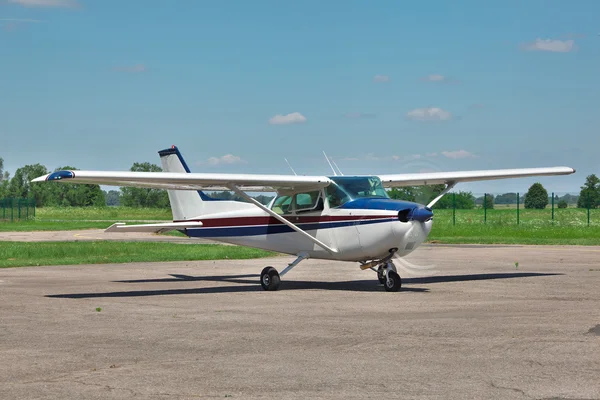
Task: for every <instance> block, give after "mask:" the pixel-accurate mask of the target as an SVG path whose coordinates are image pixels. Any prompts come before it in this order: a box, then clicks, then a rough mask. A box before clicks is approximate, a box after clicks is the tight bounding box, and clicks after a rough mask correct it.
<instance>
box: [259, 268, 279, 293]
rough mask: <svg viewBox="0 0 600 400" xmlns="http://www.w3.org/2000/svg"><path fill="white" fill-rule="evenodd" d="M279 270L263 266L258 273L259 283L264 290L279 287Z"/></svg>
mask: <svg viewBox="0 0 600 400" xmlns="http://www.w3.org/2000/svg"><path fill="white" fill-rule="evenodd" d="M280 282H281V279H280V278H279V272H277V270H276V269H275V268H273V267H265V268H264V269H263V270H262V272H261V273H260V285H261V286H262V288H263V289H264V290H277V289H279V283H280Z"/></svg>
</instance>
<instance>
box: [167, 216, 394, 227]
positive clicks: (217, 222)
mask: <svg viewBox="0 0 600 400" xmlns="http://www.w3.org/2000/svg"><path fill="white" fill-rule="evenodd" d="M396 217H397V215H396V214H392V215H340V216H331V215H326V216H318V215H315V216H295V215H294V216H290V215H288V216H285V217H284V218H285V219H287V220H288V221H290V222H291V223H293V224H304V223H311V222H312V223H315V222H339V221H359V220H373V219H387V218H396ZM191 221H201V222H202V227H203V228H217V227H224V226H253V225H282V224H283V222H281V221H279V220H278V219H276V218H274V217H234V218H210V219H209V218H207V219H186V220H178V221H173V222H191Z"/></svg>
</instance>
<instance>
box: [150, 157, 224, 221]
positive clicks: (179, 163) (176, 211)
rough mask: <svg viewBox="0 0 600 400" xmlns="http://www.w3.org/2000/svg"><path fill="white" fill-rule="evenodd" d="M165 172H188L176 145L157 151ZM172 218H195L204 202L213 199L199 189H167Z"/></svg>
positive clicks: (202, 212)
mask: <svg viewBox="0 0 600 400" xmlns="http://www.w3.org/2000/svg"><path fill="white" fill-rule="evenodd" d="M158 154H159V155H160V162H161V164H162V169H163V171H165V172H187V173H189V172H190V169H189V168H188V166H187V164H186V163H185V160H184V159H183V157H182V156H181V153H180V152H179V149H178V148H177V147H176V146H171V148H169V149H165V150H161V151H159V152H158ZM167 192H168V193H169V201H170V202H171V211H172V212H173V220H174V221H181V220H184V219H191V218H197V217H199V216H200V215H202V214H204V213H205V212H204V202H205V201H210V200H213V199H211V198H210V197H208V196H207V195H206V194H204V193H203V192H201V191H200V190H198V191H195V190H168V191H167Z"/></svg>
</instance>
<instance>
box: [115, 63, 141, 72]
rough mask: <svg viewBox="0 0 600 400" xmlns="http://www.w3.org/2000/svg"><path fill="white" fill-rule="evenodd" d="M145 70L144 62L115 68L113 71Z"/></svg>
mask: <svg viewBox="0 0 600 400" xmlns="http://www.w3.org/2000/svg"><path fill="white" fill-rule="evenodd" d="M145 70H146V66H145V65H144V64H137V65H129V66H121V67H114V68H113V71H119V72H133V73H138V72H144V71H145Z"/></svg>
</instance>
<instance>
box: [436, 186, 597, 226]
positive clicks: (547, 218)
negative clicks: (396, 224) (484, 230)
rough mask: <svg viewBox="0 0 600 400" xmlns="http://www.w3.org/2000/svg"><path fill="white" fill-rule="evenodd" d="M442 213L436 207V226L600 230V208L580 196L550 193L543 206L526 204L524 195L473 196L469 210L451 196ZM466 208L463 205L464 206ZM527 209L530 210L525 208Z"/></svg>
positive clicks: (453, 194) (492, 194)
mask: <svg viewBox="0 0 600 400" xmlns="http://www.w3.org/2000/svg"><path fill="white" fill-rule="evenodd" d="M447 196H448V197H449V200H451V201H449V202H447V203H446V207H445V208H443V209H437V210H436V207H435V206H434V212H435V215H436V222H437V223H440V222H442V223H447V224H451V225H459V224H489V225H526V226H542V225H550V226H581V227H585V226H600V208H597V207H598V205H597V204H594V201H593V199H583V200H579V199H578V196H577V195H572V194H568V193H549V195H548V201H547V203H546V204H545V205H544V204H543V202H542V204H538V205H537V207H532V206H531V204H526V201H525V200H526V198H525V196H524V194H522V193H502V194H498V193H481V194H473V198H472V200H473V202H472V203H471V204H470V205H471V206H470V207H462V208H461V202H460V201H457V197H458V196H460V194H457V193H449V194H448V195H447ZM462 204H464V203H462ZM526 205H527V207H526Z"/></svg>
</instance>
